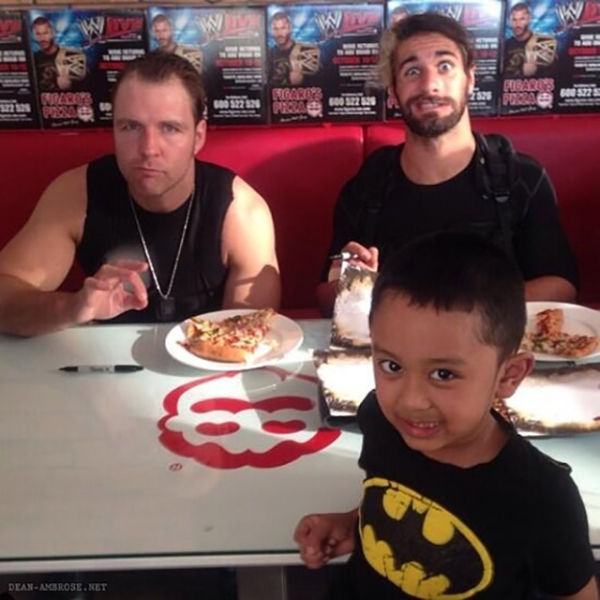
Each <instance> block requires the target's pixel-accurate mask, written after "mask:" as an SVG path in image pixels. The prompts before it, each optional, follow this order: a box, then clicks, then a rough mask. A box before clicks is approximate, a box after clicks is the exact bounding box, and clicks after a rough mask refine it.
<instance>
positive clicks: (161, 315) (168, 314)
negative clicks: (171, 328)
mask: <svg viewBox="0 0 600 600" xmlns="http://www.w3.org/2000/svg"><path fill="white" fill-rule="evenodd" d="M175 315H176V309H175V298H169V297H167V298H161V297H160V296H159V297H158V298H157V299H156V318H157V320H158V321H161V322H167V321H174V320H175Z"/></svg>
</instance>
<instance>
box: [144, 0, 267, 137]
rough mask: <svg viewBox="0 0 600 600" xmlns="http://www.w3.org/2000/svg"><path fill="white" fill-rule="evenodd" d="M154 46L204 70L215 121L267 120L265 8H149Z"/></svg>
mask: <svg viewBox="0 0 600 600" xmlns="http://www.w3.org/2000/svg"><path fill="white" fill-rule="evenodd" d="M146 21H147V26H148V39H149V43H150V49H152V50H155V49H159V50H163V51H164V52H173V53H175V54H178V55H179V56H182V57H184V58H186V59H187V60H188V61H190V62H191V63H192V64H193V65H194V67H196V69H197V70H198V72H199V73H200V74H201V75H202V78H203V80H204V85H205V87H206V95H207V97H208V105H207V106H208V115H207V116H208V120H209V122H210V123H212V124H232V125H244V124H257V123H266V122H267V115H268V111H267V98H266V91H265V87H266V86H265V83H266V82H265V77H266V76H265V56H266V46H265V19H264V10H263V9H262V8H242V7H240V8H233V7H231V8H187V7H157V6H153V7H150V8H148V10H147V19H146Z"/></svg>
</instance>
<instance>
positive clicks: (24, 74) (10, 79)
mask: <svg viewBox="0 0 600 600" xmlns="http://www.w3.org/2000/svg"><path fill="white" fill-rule="evenodd" d="M26 27H27V25H26V22H25V18H24V15H23V13H22V12H17V11H0V128H3V129H4V128H12V127H18V128H26V127H38V126H39V122H38V112H37V108H36V100H35V93H34V90H33V75H32V72H31V62H30V59H29V46H28V44H27V35H26Z"/></svg>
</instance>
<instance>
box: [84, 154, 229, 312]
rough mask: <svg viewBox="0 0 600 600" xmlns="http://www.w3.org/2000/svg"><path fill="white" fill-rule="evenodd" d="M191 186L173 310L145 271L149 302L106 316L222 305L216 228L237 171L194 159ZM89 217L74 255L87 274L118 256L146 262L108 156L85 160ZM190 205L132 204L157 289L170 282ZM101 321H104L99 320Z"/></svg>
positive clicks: (123, 184)
mask: <svg viewBox="0 0 600 600" xmlns="http://www.w3.org/2000/svg"><path fill="white" fill-rule="evenodd" d="M195 164H196V187H195V194H194V203H193V205H192V208H191V212H190V219H189V224H188V228H187V231H186V234H185V239H184V243H183V247H182V252H181V256H180V260H179V265H178V267H177V271H176V274H175V279H174V281H173V289H172V292H171V295H170V296H172V297H173V298H174V299H175V303H174V310H175V313H174V314H170V315H166V314H163V313H164V312H165V311H164V310H162V309H161V308H160V307H161V302H160V298H159V295H158V292H157V290H156V286H155V285H154V282H153V281H152V277H151V274H150V273H148V272H147V273H144V274H143V277H144V278H145V279H146V282H147V285H148V302H149V304H148V307H147V308H145V309H143V310H139V311H137V310H130V311H127V312H125V313H123V314H121V315H119V316H118V317H115V319H111V320H110V321H108V322H111V323H115V322H137V323H142V322H155V321H175V320H177V321H181V320H183V319H186V318H188V317H190V316H192V315H196V314H200V313H203V312H207V311H211V310H217V309H220V308H221V307H222V302H223V293H224V288H225V281H226V278H227V274H228V269H227V267H226V266H225V265H224V264H223V261H222V257H221V232H222V229H223V221H224V218H225V214H226V212H227V209H228V208H229V205H230V204H231V201H232V199H233V195H232V183H233V178H234V177H235V174H234V173H233V172H232V171H230V170H229V169H225V168H223V167H219V166H217V165H213V164H211V163H207V162H202V161H196V163H195ZM87 197H88V201H87V216H86V220H85V226H84V231H83V236H82V239H81V242H80V244H79V246H78V248H77V260H78V262H79V264H80V265H81V267H82V268H83V270H84V272H85V274H86V275H92V274H94V273H95V272H96V271H97V270H98V269H99V268H100V267H101V266H102V265H103V264H104V263H106V262H110V261H112V260H115V259H118V258H128V259H136V260H146V258H145V256H144V251H143V248H142V246H141V242H140V237H139V234H138V231H137V228H136V224H135V220H134V218H133V213H132V210H131V205H130V201H129V195H128V189H127V183H126V181H125V179H124V178H123V176H122V175H121V172H120V171H119V169H118V166H117V163H116V160H115V157H114V156H113V155H109V156H105V157H102V158H100V159H98V160H96V161H94V162H92V163H90V165H89V166H88V171H87ZM187 208H188V203H187V202H186V203H184V204H183V205H182V206H180V207H179V208H178V209H177V210H174V211H172V212H170V213H160V214H156V213H152V212H149V211H146V210H144V209H143V208H142V207H141V206H139V205H136V212H137V215H138V218H139V221H140V226H141V228H142V232H143V234H144V238H145V240H146V244H147V246H148V251H149V254H150V257H151V259H152V263H153V265H154V268H155V271H156V275H157V278H158V282H159V284H160V287H161V290H162V291H163V293H165V292H166V291H167V289H168V286H169V281H170V278H171V273H172V271H173V266H174V262H175V256H176V254H177V249H178V246H179V240H180V239H181V234H182V230H183V225H184V222H185V218H186V212H187ZM103 322H106V321H103Z"/></svg>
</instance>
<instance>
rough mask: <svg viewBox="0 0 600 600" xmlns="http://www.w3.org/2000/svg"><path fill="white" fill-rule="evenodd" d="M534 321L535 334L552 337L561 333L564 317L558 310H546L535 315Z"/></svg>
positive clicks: (560, 310)
mask: <svg viewBox="0 0 600 600" xmlns="http://www.w3.org/2000/svg"><path fill="white" fill-rule="evenodd" d="M535 321H536V324H535V331H536V333H539V334H543V335H546V336H550V337H552V336H554V335H560V334H561V333H562V328H563V324H564V321H565V315H564V313H563V311H562V309H560V308H548V309H546V310H542V311H540V312H539V313H537V314H536V315H535Z"/></svg>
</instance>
